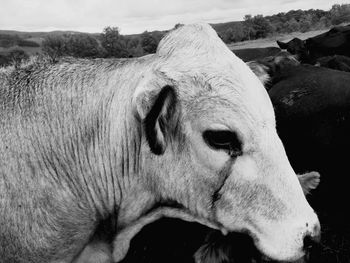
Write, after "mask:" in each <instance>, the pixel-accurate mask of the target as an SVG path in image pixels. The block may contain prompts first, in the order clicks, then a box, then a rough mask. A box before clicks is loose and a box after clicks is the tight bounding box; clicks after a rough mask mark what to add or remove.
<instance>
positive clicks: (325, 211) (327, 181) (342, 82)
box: [269, 65, 350, 263]
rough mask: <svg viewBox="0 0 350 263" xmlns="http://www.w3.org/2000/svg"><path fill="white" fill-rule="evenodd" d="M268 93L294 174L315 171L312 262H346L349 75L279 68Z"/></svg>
mask: <svg viewBox="0 0 350 263" xmlns="http://www.w3.org/2000/svg"><path fill="white" fill-rule="evenodd" d="M271 82H272V83H273V85H272V87H271V89H270V90H269V95H270V98H271V100H272V103H273V105H274V108H275V113H276V121H277V130H278V133H279V135H280V137H281V140H282V141H283V143H284V146H285V148H286V152H287V155H288V158H289V160H290V162H291V164H292V166H293V168H294V169H295V170H296V172H302V171H307V170H317V171H319V172H320V173H321V174H322V182H321V184H320V187H319V188H318V189H317V190H316V191H315V192H314V193H313V195H312V196H311V200H310V202H311V204H312V205H313V207H314V208H315V209H316V211H317V213H318V214H319V215H320V221H321V222H322V224H323V229H324V231H323V235H322V236H323V237H322V240H323V245H324V249H322V252H321V255H320V257H319V258H318V259H317V260H316V261H315V262H324V263H326V262H339V263H345V262H350V251H349V249H348V248H349V247H350V230H349V229H350V224H349V219H350V218H349V216H347V214H348V213H347V211H346V210H347V209H344V208H345V207H347V200H348V199H349V194H348V191H349V190H348V184H347V176H348V173H349V149H350V136H349V134H350V86H349V83H350V73H348V72H342V71H338V70H332V69H328V68H323V67H315V66H311V65H296V66H295V65H294V66H289V67H286V68H279V71H277V72H275V76H272V79H271Z"/></svg>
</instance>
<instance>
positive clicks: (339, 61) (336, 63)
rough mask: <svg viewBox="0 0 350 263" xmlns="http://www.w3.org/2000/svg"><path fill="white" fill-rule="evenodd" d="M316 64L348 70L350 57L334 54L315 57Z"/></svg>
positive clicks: (349, 68) (349, 69)
mask: <svg viewBox="0 0 350 263" xmlns="http://www.w3.org/2000/svg"><path fill="white" fill-rule="evenodd" d="M315 65H316V66H321V67H326V68H331V69H336V70H341V71H346V72H350V57H346V56H341V55H334V56H327V57H322V58H319V59H317V61H316V64H315Z"/></svg>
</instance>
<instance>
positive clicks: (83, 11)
mask: <svg viewBox="0 0 350 263" xmlns="http://www.w3.org/2000/svg"><path fill="white" fill-rule="evenodd" d="M342 2H346V1H345V0H338V1H333V0H0V29H11V30H21V31H51V30H74V31H82V32H102V30H103V28H104V27H106V26H118V27H119V28H120V30H121V33H122V34H133V33H142V32H143V31H145V30H148V31H152V30H158V29H161V30H162V29H170V28H172V27H173V26H174V25H175V24H176V23H184V24H187V23H192V22H196V21H204V22H208V23H220V22H228V21H238V20H242V19H243V16H244V15H245V14H252V15H256V14H263V15H271V14H276V13H278V12H286V11H289V10H291V9H303V10H304V9H310V8H314V9H323V10H329V9H330V8H331V6H332V5H333V4H335V3H342Z"/></svg>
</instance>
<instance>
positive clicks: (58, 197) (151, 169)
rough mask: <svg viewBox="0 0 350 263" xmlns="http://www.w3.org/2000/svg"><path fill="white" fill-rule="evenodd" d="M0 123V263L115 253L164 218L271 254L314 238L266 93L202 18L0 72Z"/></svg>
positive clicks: (286, 256) (294, 252)
mask: <svg viewBox="0 0 350 263" xmlns="http://www.w3.org/2000/svg"><path fill="white" fill-rule="evenodd" d="M0 123H1V125H0V225H1V227H0V258H1V260H3V262H36V263H38V262H73V261H76V262H83V261H84V257H85V258H86V256H87V255H90V258H91V257H96V258H95V260H96V262H98V261H100V262H102V261H104V262H106V261H110V260H112V259H111V258H112V257H113V260H114V261H118V260H120V259H122V258H123V256H124V255H125V253H126V252H127V249H128V242H129V240H130V239H131V238H132V236H133V235H135V234H136V233H137V231H139V230H140V229H141V227H142V226H143V225H145V224H147V223H149V222H151V221H153V220H155V219H158V218H159V217H162V216H170V217H177V218H181V219H184V220H188V221H196V222H200V223H201V224H205V225H207V226H209V227H211V228H215V229H218V230H221V231H222V232H223V233H227V232H231V231H246V232H247V233H249V234H250V235H251V236H252V237H253V239H254V242H255V245H256V246H257V248H258V249H259V250H260V251H261V252H262V253H263V254H265V255H266V256H268V257H270V258H272V259H275V260H294V259H298V258H300V257H302V256H303V254H304V241H303V240H304V238H305V237H308V238H313V237H315V236H318V234H319V231H320V227H319V222H318V219H317V216H316V214H315V213H314V211H313V209H312V208H311V207H310V206H309V204H308V203H307V201H306V199H305V197H304V194H303V192H302V188H301V186H300V184H299V182H298V178H297V176H296V174H295V173H294V171H293V169H292V168H291V166H290V164H289V162H288V159H287V157H286V154H285V151H284V148H283V145H282V143H281V141H280V139H279V137H278V135H277V133H276V127H275V116H274V112H273V108H272V105H271V102H270V99H269V97H268V94H267V92H266V91H265V89H264V87H263V86H262V84H261V83H260V81H259V80H258V78H257V77H256V76H255V75H254V74H253V72H252V71H251V70H250V69H249V68H248V66H247V65H246V64H245V63H243V62H242V61H241V60H240V59H238V58H237V57H236V56H235V55H234V54H233V53H232V52H231V51H230V50H229V49H228V48H227V47H226V46H225V44H224V43H223V42H222V41H221V40H220V39H219V38H218V36H217V34H216V33H215V31H214V30H213V29H212V28H211V27H210V26H208V25H206V24H194V25H188V26H184V27H180V28H178V29H177V30H175V31H172V32H170V33H169V34H168V35H167V36H166V37H165V38H164V39H163V40H162V41H161V42H160V44H159V47H158V50H157V53H156V54H153V55H149V56H147V57H143V58H139V59H132V60H117V61H116V60H92V61H86V60H77V61H71V62H61V63H58V64H55V65H50V66H48V65H37V64H35V65H28V66H27V67H25V68H22V69H17V70H14V71H8V72H5V73H1V77H0ZM103 225H108V229H109V230H108V231H107V232H108V234H109V236H108V237H106V236H105V234H106V231H104V230H101V229H103V227H101V226H103ZM111 236H113V237H114V242H113V253H112V254H111V253H110V252H109V251H108V247H106V245H104V244H108V243H109V242H111V238H112V237H111ZM91 251H92V252H91ZM95 252H96V253H95ZM94 253H95V254H94ZM93 254H94V255H93ZM88 260H90V259H88Z"/></svg>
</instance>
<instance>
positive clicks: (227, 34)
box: [218, 4, 350, 43]
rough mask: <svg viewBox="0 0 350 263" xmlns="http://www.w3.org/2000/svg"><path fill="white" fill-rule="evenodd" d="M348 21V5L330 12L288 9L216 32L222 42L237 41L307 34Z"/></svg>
mask: <svg viewBox="0 0 350 263" xmlns="http://www.w3.org/2000/svg"><path fill="white" fill-rule="evenodd" d="M347 22H350V4H341V5H340V4H335V5H333V6H332V8H331V9H330V10H329V11H324V10H319V9H310V10H291V11H289V12H287V13H278V14H276V15H272V16H263V15H256V16H251V15H246V16H245V17H244V21H243V22H240V23H236V24H234V25H232V26H231V27H230V28H227V29H225V30H224V31H221V32H218V34H219V36H220V37H221V38H222V40H223V41H224V42H225V43H232V42H240V41H245V40H252V39H258V38H265V37H268V36H271V35H278V34H285V33H291V32H307V31H310V30H319V29H325V28H329V27H330V26H333V25H339V24H341V23H347Z"/></svg>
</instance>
